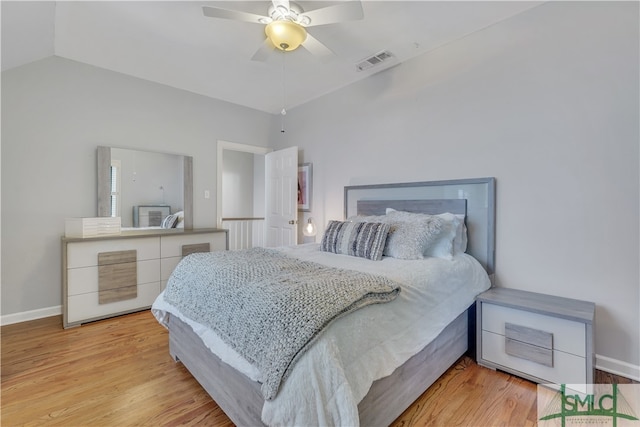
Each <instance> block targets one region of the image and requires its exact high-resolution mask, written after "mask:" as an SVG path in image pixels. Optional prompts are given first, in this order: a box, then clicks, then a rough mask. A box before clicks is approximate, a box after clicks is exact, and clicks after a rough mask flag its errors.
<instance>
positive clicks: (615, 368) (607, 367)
mask: <svg viewBox="0 0 640 427" xmlns="http://www.w3.org/2000/svg"><path fill="white" fill-rule="evenodd" d="M596 369H599V370H601V371H604V372H609V373H610V374H615V375H620V376H622V377H625V378H629V379H632V380H635V381H640V366H639V365H634V364H631V363H628V362H623V361H622V360H617V359H613V358H611V357H607V356H602V355H600V354H596Z"/></svg>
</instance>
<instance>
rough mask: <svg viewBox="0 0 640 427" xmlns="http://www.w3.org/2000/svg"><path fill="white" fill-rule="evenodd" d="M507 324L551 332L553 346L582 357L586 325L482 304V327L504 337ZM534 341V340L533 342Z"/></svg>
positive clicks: (554, 348) (583, 354)
mask: <svg viewBox="0 0 640 427" xmlns="http://www.w3.org/2000/svg"><path fill="white" fill-rule="evenodd" d="M507 325H512V326H513V325H515V326H522V327H525V328H530V329H533V330H535V331H540V332H541V333H547V334H551V336H552V347H551V348H552V349H553V350H558V351H562V352H565V353H570V354H574V355H576V356H579V357H583V358H584V357H585V356H586V354H585V348H586V329H585V324H584V323H580V322H574V321H572V320H566V319H561V318H558V317H552V316H547V315H543V314H538V313H532V312H529V311H523V310H516V309H513V308H509V307H504V306H500V305H494V304H486V303H483V305H482V329H483V331H488V332H492V333H494V334H498V335H501V336H502V337H503V341H504V340H505V337H506V336H507ZM533 344H535V343H533Z"/></svg>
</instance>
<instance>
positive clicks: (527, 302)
mask: <svg viewBox="0 0 640 427" xmlns="http://www.w3.org/2000/svg"><path fill="white" fill-rule="evenodd" d="M477 300H478V301H482V302H487V303H491V304H496V305H502V306H505V307H511V308H516V309H518V310H526V311H531V312H534V313H540V314H546V315H551V316H555V317H560V318H564V319H568V320H574V321H577V322H582V323H587V324H593V319H594V317H595V308H596V305H595V304H594V303H592V302H589V301H583V300H577V299H573V298H565V297H558V296H554V295H545V294H539V293H535V292H529V291H522V290H520V289H509V288H491V289H489V290H488V291H486V292H484V293H482V294H480V295H478V298H477Z"/></svg>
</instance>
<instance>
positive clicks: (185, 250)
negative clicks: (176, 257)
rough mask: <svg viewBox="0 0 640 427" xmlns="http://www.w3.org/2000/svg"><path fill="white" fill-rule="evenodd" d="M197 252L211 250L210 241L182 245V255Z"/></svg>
mask: <svg viewBox="0 0 640 427" xmlns="http://www.w3.org/2000/svg"><path fill="white" fill-rule="evenodd" d="M197 252H211V246H210V245H209V243H194V244H192V245H182V256H183V257H185V256H187V255H191V254H195V253H197Z"/></svg>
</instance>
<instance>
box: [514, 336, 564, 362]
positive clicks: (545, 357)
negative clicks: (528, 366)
mask: <svg viewBox="0 0 640 427" xmlns="http://www.w3.org/2000/svg"><path fill="white" fill-rule="evenodd" d="M504 351H505V353H507V354H508V355H511V356H514V357H519V358H520V359H525V360H530V361H531V362H535V363H539V364H540V365H544V366H549V367H553V350H550V349H548V348H543V347H538V346H535V345H532V344H527V343H524V342H522V341H516V340H513V339H510V338H506V337H505V339H504Z"/></svg>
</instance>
